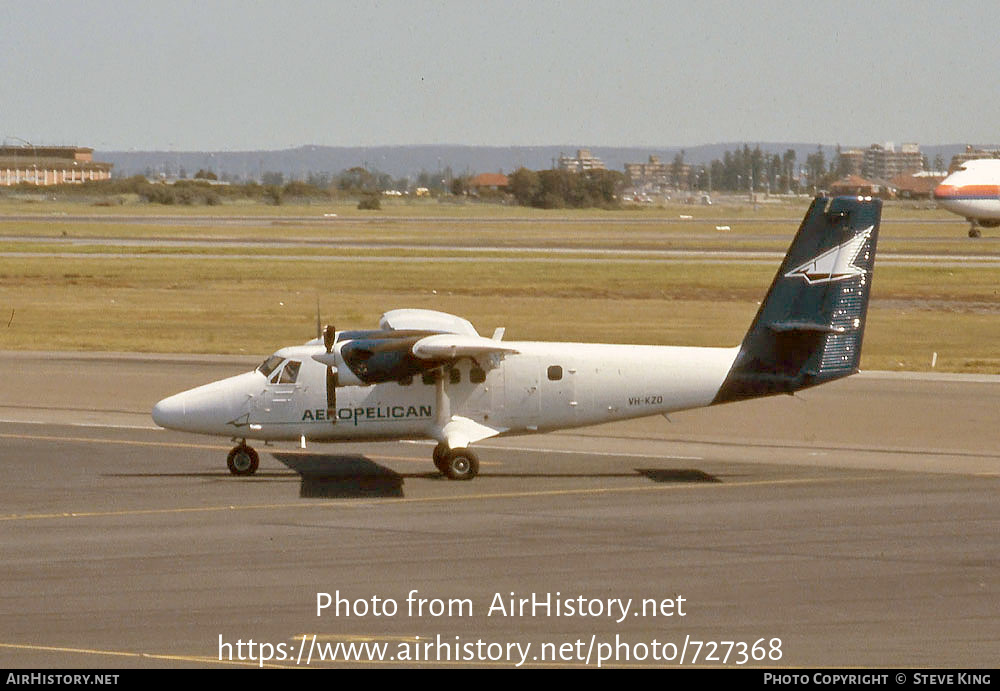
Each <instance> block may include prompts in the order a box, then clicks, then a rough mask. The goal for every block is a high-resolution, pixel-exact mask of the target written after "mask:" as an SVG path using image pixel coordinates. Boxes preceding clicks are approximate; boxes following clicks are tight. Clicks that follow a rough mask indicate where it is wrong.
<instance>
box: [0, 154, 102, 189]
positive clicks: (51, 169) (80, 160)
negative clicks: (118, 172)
mask: <svg viewBox="0 0 1000 691" xmlns="http://www.w3.org/2000/svg"><path fill="white" fill-rule="evenodd" d="M111 166H112V164H110V163H100V162H98V161H95V160H94V150H93V149H88V148H86V147H82V146H0V187H10V186H11V185H18V184H21V183H26V184H29V185H63V184H73V183H75V184H80V183H83V182H91V181H93V180H109V179H111Z"/></svg>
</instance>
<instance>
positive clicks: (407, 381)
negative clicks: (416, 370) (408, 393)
mask: <svg viewBox="0 0 1000 691" xmlns="http://www.w3.org/2000/svg"><path fill="white" fill-rule="evenodd" d="M412 383H413V376H412V375H407V376H405V377H400V379H399V385H400V386H409V385H410V384H412Z"/></svg>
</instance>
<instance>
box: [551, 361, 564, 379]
mask: <svg viewBox="0 0 1000 691" xmlns="http://www.w3.org/2000/svg"><path fill="white" fill-rule="evenodd" d="M560 379H562V367H560V366H559V365H550V366H549V381H559V380H560Z"/></svg>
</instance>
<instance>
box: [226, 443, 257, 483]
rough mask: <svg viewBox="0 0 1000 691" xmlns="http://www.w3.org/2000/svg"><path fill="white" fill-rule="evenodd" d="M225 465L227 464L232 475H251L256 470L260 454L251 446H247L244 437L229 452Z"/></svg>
mask: <svg viewBox="0 0 1000 691" xmlns="http://www.w3.org/2000/svg"><path fill="white" fill-rule="evenodd" d="M226 465H228V466H229V472H230V473H232V474H233V475H253V474H254V473H256V472H257V466H259V465H260V456H258V455H257V452H256V451H254V450H253V448H252V447H249V446H247V442H246V439H244V440H243V441H241V442H240V443H239V445H238V446H235V447H233V450H232V451H230V452H229V456H228V457H227V458H226Z"/></svg>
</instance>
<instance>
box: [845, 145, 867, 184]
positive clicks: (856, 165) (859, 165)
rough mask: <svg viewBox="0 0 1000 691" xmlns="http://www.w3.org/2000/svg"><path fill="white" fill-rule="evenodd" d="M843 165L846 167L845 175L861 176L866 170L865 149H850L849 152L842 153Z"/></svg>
mask: <svg viewBox="0 0 1000 691" xmlns="http://www.w3.org/2000/svg"><path fill="white" fill-rule="evenodd" d="M840 161H841V165H842V166H843V167H844V174H845V175H857V176H858V177H860V176H861V172H862V171H863V170H864V169H865V152H864V149H848V150H847V151H841V152H840Z"/></svg>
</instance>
